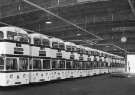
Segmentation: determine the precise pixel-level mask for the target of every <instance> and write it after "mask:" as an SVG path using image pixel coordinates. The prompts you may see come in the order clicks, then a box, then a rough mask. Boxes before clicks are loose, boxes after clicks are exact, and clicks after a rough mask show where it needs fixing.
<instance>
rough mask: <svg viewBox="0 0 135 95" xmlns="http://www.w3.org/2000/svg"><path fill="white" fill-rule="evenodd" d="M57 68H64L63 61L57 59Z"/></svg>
mask: <svg viewBox="0 0 135 95" xmlns="http://www.w3.org/2000/svg"><path fill="white" fill-rule="evenodd" d="M58 68H59V69H64V68H65V61H63V60H60V61H59V64H58Z"/></svg>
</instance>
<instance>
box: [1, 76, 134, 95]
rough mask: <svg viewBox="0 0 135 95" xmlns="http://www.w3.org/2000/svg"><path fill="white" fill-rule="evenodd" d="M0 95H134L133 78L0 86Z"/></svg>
mask: <svg viewBox="0 0 135 95" xmlns="http://www.w3.org/2000/svg"><path fill="white" fill-rule="evenodd" d="M0 95H135V78H120V77H110V76H109V75H102V76H94V77H87V78H80V79H75V80H66V81H55V82H50V83H43V84H36V85H29V86H21V87H12V88H0Z"/></svg>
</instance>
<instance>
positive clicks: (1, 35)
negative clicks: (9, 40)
mask: <svg viewBox="0 0 135 95" xmlns="http://www.w3.org/2000/svg"><path fill="white" fill-rule="evenodd" d="M3 38H4V34H3V32H2V31H0V40H3Z"/></svg>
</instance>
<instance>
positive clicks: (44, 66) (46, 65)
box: [43, 60, 50, 69]
mask: <svg viewBox="0 0 135 95" xmlns="http://www.w3.org/2000/svg"><path fill="white" fill-rule="evenodd" d="M43 69H50V60H43Z"/></svg>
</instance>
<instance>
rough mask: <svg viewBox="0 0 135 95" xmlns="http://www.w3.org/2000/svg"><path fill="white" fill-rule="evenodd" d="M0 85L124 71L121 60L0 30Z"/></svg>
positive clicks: (59, 41)
mask: <svg viewBox="0 0 135 95" xmlns="http://www.w3.org/2000/svg"><path fill="white" fill-rule="evenodd" d="M0 55H1V56H0V86H14V85H22V84H29V83H35V82H44V81H51V80H58V79H66V78H77V77H86V76H93V75H98V74H104V73H111V72H124V70H125V59H124V58H123V57H120V56H117V55H113V54H110V53H107V52H104V51H100V50H97V49H92V48H89V47H85V46H81V45H76V44H75V43H72V42H67V41H63V40H62V39H58V38H55V37H49V36H47V35H43V34H40V33H31V34H28V33H27V31H24V30H23V29H21V28H18V27H12V26H7V27H0Z"/></svg>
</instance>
